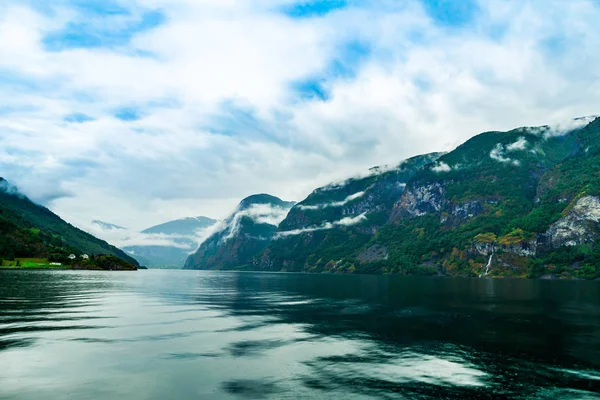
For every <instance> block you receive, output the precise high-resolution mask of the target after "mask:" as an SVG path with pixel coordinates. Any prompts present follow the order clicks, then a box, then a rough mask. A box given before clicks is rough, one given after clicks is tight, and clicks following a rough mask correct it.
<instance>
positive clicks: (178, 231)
mask: <svg viewBox="0 0 600 400" xmlns="http://www.w3.org/2000/svg"><path fill="white" fill-rule="evenodd" d="M216 222H217V221H216V220H214V219H212V218H208V217H202V216H200V217H189V218H182V219H177V220H175V221H169V222H165V223H164V224H160V225H156V226H153V227H150V228H148V229H144V230H143V231H142V233H162V234H165V235H189V234H191V233H194V232H196V231H197V230H199V229H204V228H208V227H209V226H212V225H214V224H215V223H216Z"/></svg>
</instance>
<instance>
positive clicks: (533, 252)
mask: <svg viewBox="0 0 600 400" xmlns="http://www.w3.org/2000/svg"><path fill="white" fill-rule="evenodd" d="M599 150H600V119H593V118H587V119H579V120H575V121H573V123H572V124H569V127H568V128H565V129H556V128H552V127H548V126H545V127H538V128H520V129H517V130H513V131H510V132H488V133H484V134H481V135H479V136H476V137H475V138H473V139H471V140H469V141H468V142H466V143H465V144H463V145H462V146H460V147H458V148H457V149H456V150H454V151H453V152H450V153H448V154H447V155H445V156H442V157H440V159H439V160H438V161H437V163H436V164H435V165H433V166H432V167H431V168H426V169H423V170H422V171H420V172H419V173H418V174H417V175H415V177H414V178H413V179H412V180H411V182H409V184H408V185H407V189H406V190H405V192H404V194H403V195H402V197H401V198H400V199H399V201H398V202H397V203H396V204H395V206H394V210H393V212H392V215H391V218H390V224H389V225H388V226H387V227H386V228H385V229H384V230H382V231H381V232H380V234H379V235H378V236H377V237H375V238H374V239H373V240H372V244H377V245H380V246H386V248H388V249H389V253H388V254H387V258H386V260H385V261H383V260H381V261H380V262H379V263H377V266H375V265H372V266H371V268H374V269H377V270H379V271H382V272H401V273H443V274H450V275H467V276H476V275H481V274H485V273H486V271H487V272H488V273H491V274H492V275H500V276H521V277H524V276H540V275H544V274H553V275H559V274H562V275H563V276H566V277H568V276H571V277H586V278H590V277H595V276H597V274H598V262H597V261H600V260H599V259H598V256H599V255H600V254H599V250H600V249H599V248H598V246H596V245H595V242H594V240H595V238H597V237H598V224H597V222H598V221H599V220H600V217H599V216H600V208H597V205H598V194H599V190H600V180H599V177H598V171H600V169H599V168H598V167H599V166H600V158H599V157H600V151H599Z"/></svg>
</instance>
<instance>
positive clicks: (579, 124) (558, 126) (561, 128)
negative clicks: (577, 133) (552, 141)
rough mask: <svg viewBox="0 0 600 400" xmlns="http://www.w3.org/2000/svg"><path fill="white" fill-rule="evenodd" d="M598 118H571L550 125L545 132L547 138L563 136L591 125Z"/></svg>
mask: <svg viewBox="0 0 600 400" xmlns="http://www.w3.org/2000/svg"><path fill="white" fill-rule="evenodd" d="M596 118H598V116H597V115H594V116H587V117H579V118H569V119H566V120H564V121H559V122H556V123H555V124H553V125H550V126H549V127H548V128H549V129H548V130H546V131H545V136H546V137H555V136H563V135H566V134H567V133H569V132H572V131H574V130H576V129H580V128H583V127H585V126H587V125H589V124H590V122H592V121H593V120H595V119H596Z"/></svg>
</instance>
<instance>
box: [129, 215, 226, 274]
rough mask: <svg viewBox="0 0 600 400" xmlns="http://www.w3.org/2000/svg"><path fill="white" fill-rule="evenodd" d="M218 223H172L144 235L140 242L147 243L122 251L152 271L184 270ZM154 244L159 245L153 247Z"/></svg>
mask: <svg viewBox="0 0 600 400" xmlns="http://www.w3.org/2000/svg"><path fill="white" fill-rule="evenodd" d="M216 222H217V221H216V220H214V219H212V218H208V217H203V216H199V217H188V218H181V219H177V220H174V221H168V222H165V223H162V224H159V225H155V226H152V227H150V228H147V229H144V230H143V231H141V232H140V233H141V235H139V239H140V240H141V241H142V242H143V241H146V242H147V244H143V243H142V244H137V245H128V246H124V247H122V248H123V250H124V251H125V252H127V253H128V254H129V255H131V256H132V257H134V258H135V259H137V260H138V261H139V262H140V263H142V264H144V265H145V266H147V267H149V268H182V267H183V265H184V264H185V261H186V259H187V258H188V256H189V255H190V254H191V253H192V252H194V250H196V249H197V248H198V245H199V243H200V242H201V241H202V240H203V238H204V236H206V231H207V230H208V229H209V228H210V227H211V226H213V225H214V224H215V223H216ZM154 241H158V242H157V243H154V244H153V242H154Z"/></svg>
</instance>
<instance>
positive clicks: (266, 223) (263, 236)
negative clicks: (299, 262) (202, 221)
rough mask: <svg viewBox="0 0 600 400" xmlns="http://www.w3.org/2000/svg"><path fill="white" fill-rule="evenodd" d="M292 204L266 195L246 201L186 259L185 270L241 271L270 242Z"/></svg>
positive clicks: (249, 198) (247, 198)
mask: <svg viewBox="0 0 600 400" xmlns="http://www.w3.org/2000/svg"><path fill="white" fill-rule="evenodd" d="M294 204H295V203H294V202H289V201H283V200H281V199H280V198H278V197H275V196H271V195H268V194H256V195H252V196H249V197H246V198H245V199H243V200H242V201H241V202H240V204H239V205H238V206H237V208H236V209H235V211H234V212H233V213H232V214H231V215H230V216H229V217H227V218H226V219H225V220H224V221H222V222H220V223H218V224H217V225H215V228H214V233H213V234H212V235H211V236H209V237H208V238H207V239H206V240H205V241H204V242H202V243H201V244H200V247H199V248H198V250H197V251H196V252H195V253H194V254H192V255H191V256H190V257H189V258H188V259H187V261H186V263H185V268H186V269H221V268H242V267H244V266H245V265H246V264H247V263H248V260H250V259H251V258H252V257H254V256H256V255H257V254H259V253H260V252H261V251H262V250H264V249H265V247H266V246H267V245H268V244H269V242H270V241H271V239H273V237H274V236H275V234H276V233H277V226H278V225H279V223H280V222H281V221H282V220H283V219H284V218H285V216H286V215H287V213H288V211H289V210H290V208H292V207H293V206H294Z"/></svg>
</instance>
